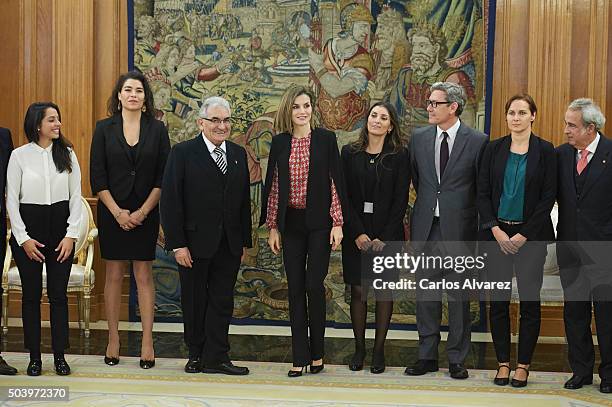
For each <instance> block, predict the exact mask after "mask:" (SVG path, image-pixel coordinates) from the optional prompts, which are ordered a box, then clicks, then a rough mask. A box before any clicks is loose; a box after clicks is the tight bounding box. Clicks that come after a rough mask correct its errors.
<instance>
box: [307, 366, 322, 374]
mask: <svg viewBox="0 0 612 407" xmlns="http://www.w3.org/2000/svg"><path fill="white" fill-rule="evenodd" d="M323 369H325V365H324V364H323V363H321V364H320V365H312V364H311V365H310V373H312V374H317V373H321V372H322V371H323Z"/></svg>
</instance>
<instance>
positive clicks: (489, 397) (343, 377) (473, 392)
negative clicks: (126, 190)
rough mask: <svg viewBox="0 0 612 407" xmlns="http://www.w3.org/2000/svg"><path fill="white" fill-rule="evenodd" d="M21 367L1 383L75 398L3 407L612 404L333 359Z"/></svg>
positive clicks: (599, 398) (93, 361)
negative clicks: (318, 364) (294, 369)
mask: <svg viewBox="0 0 612 407" xmlns="http://www.w3.org/2000/svg"><path fill="white" fill-rule="evenodd" d="M3 356H4V358H5V359H6V360H7V361H9V362H10V363H11V364H12V365H14V366H15V367H17V368H18V369H19V370H20V373H19V375H17V376H0V386H2V387H3V388H4V390H6V387H5V386H8V387H11V388H13V387H22V386H68V388H69V393H70V400H69V402H67V403H66V402H56V403H54V402H49V401H38V402H36V401H30V402H16V401H12V400H9V401H6V399H5V400H0V405H2V406H14V405H20V406H23V405H26V406H51V405H70V406H117V407H119V406H126V407H127V406H160V407H161V406H164V407H174V406H223V407H225V406H254V405H260V406H295V407H302V406H415V407H417V406H436V407H441V406H453V407H464V406H495V407H498V406H499V407H501V406H521V407H549V406H550V407H552V406H555V407H561V406H563V407H584V406H612V397H610V396H608V395H604V394H602V393H600V392H599V390H598V386H597V385H593V386H586V387H585V388H583V389H581V390H577V391H569V390H564V389H563V382H564V381H565V380H567V378H568V377H569V375H567V374H562V373H550V372H532V373H531V376H530V377H529V386H528V387H527V388H524V389H514V388H512V387H510V386H506V387H499V386H495V385H493V383H492V381H491V380H492V377H493V375H494V372H492V371H485V370H470V378H469V379H468V380H463V381H462V380H453V379H451V378H450V377H448V373H447V372H446V371H445V370H441V371H439V372H437V373H435V374H430V375H426V376H421V377H407V376H404V375H403V374H402V373H403V369H402V368H389V369H388V370H387V371H386V372H385V373H383V374H381V375H372V374H370V373H369V371H368V370H367V367H366V370H365V371H362V372H351V371H349V370H348V368H347V367H346V366H326V368H325V371H324V372H323V373H321V374H318V375H311V374H306V375H305V376H303V377H301V378H296V379H289V378H288V377H287V375H286V372H287V370H288V369H289V365H288V364H281V363H255V362H242V363H239V364H241V365H246V366H248V367H249V368H250V369H251V374H250V375H248V376H242V377H232V376H225V375H209V374H203V373H200V374H186V373H184V372H183V366H184V364H185V360H182V359H157V363H156V366H155V367H154V368H153V369H151V370H142V369H140V368H139V367H138V358H134V357H122V358H121V363H120V364H119V365H117V366H113V367H111V366H106V365H105V364H104V363H103V361H102V358H101V357H100V356H82V355H67V360H68V362H69V363H70V365H71V367H72V372H73V373H72V375H70V376H67V377H60V376H57V375H55V373H54V372H53V360H52V356H51V355H44V356H43V375H42V376H40V377H38V378H33V377H28V376H27V375H26V374H25V369H26V367H27V363H28V355H27V354H24V353H10V352H7V353H4V354H3Z"/></svg>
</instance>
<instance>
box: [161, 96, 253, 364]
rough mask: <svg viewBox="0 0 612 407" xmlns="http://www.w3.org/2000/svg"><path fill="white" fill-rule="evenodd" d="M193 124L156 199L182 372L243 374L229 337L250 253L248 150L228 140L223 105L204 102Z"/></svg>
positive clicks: (229, 120)
mask: <svg viewBox="0 0 612 407" xmlns="http://www.w3.org/2000/svg"><path fill="white" fill-rule="evenodd" d="M197 122H198V127H199V128H200V130H201V133H200V134H198V135H197V136H196V137H195V138H193V139H191V140H187V141H184V142H182V143H179V144H177V145H175V146H174V147H173V148H172V151H171V152H170V155H169V157H168V162H167V164H166V171H165V173H164V180H163V184H162V185H163V188H165V190H163V192H162V196H161V201H160V209H161V222H162V226H163V228H164V233H165V240H166V250H173V251H174V257H175V259H176V262H177V264H178V270H179V276H180V279H181V305H182V309H183V323H184V337H185V343H186V344H187V346H188V348H189V361H188V362H187V364H186V365H185V371H186V372H187V373H198V372H204V373H223V374H229V375H245V374H248V373H249V369H248V368H246V367H240V366H235V365H234V364H232V362H231V361H230V359H229V356H228V352H229V349H230V347H229V342H228V337H227V335H228V330H229V324H230V320H231V317H232V312H233V310H234V285H235V284H236V277H237V274H238V268H239V267H240V262H241V256H242V255H243V254H244V248H246V247H251V207H250V205H251V200H250V193H249V169H248V166H247V158H246V152H245V150H244V148H243V147H241V146H239V145H237V144H235V143H233V142H231V141H229V140H228V139H227V138H228V137H229V136H230V129H231V123H232V118H231V117H230V105H229V103H228V102H227V100H225V99H223V98H220V97H211V98H208V99H206V100H205V101H204V104H203V105H202V108H201V109H200V117H199V118H198V120H197Z"/></svg>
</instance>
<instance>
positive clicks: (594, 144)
mask: <svg viewBox="0 0 612 407" xmlns="http://www.w3.org/2000/svg"><path fill="white" fill-rule="evenodd" d="M600 138H601V136H600V134H599V132H597V135H596V136H595V140H593V141H591V144H589V145H588V146H587V147H586V148H585V149H584V150H587V151H588V152H589V153H590V154H589V155H588V157H587V163H590V162H591V160H592V159H593V155H594V154H595V151H596V150H597V146H598V145H599V139H600ZM584 150H578V149H576V162H578V161H579V160H580V158H581V156H582V154H584Z"/></svg>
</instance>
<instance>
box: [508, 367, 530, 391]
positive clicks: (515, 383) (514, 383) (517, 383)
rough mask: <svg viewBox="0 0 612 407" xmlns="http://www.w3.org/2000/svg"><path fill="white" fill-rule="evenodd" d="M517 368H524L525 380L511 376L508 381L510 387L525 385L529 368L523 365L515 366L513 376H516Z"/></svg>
mask: <svg viewBox="0 0 612 407" xmlns="http://www.w3.org/2000/svg"><path fill="white" fill-rule="evenodd" d="M519 369H521V370H524V371H525V373H526V374H527V376H525V380H519V379H515V378H514V377H513V378H512V381H511V382H510V384H511V385H512V387H525V386H527V379H528V378H529V370H527V369H526V368H524V367H520V366H517V367H516V369H515V370H514V375H515V376H516V371H517V370H519Z"/></svg>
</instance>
